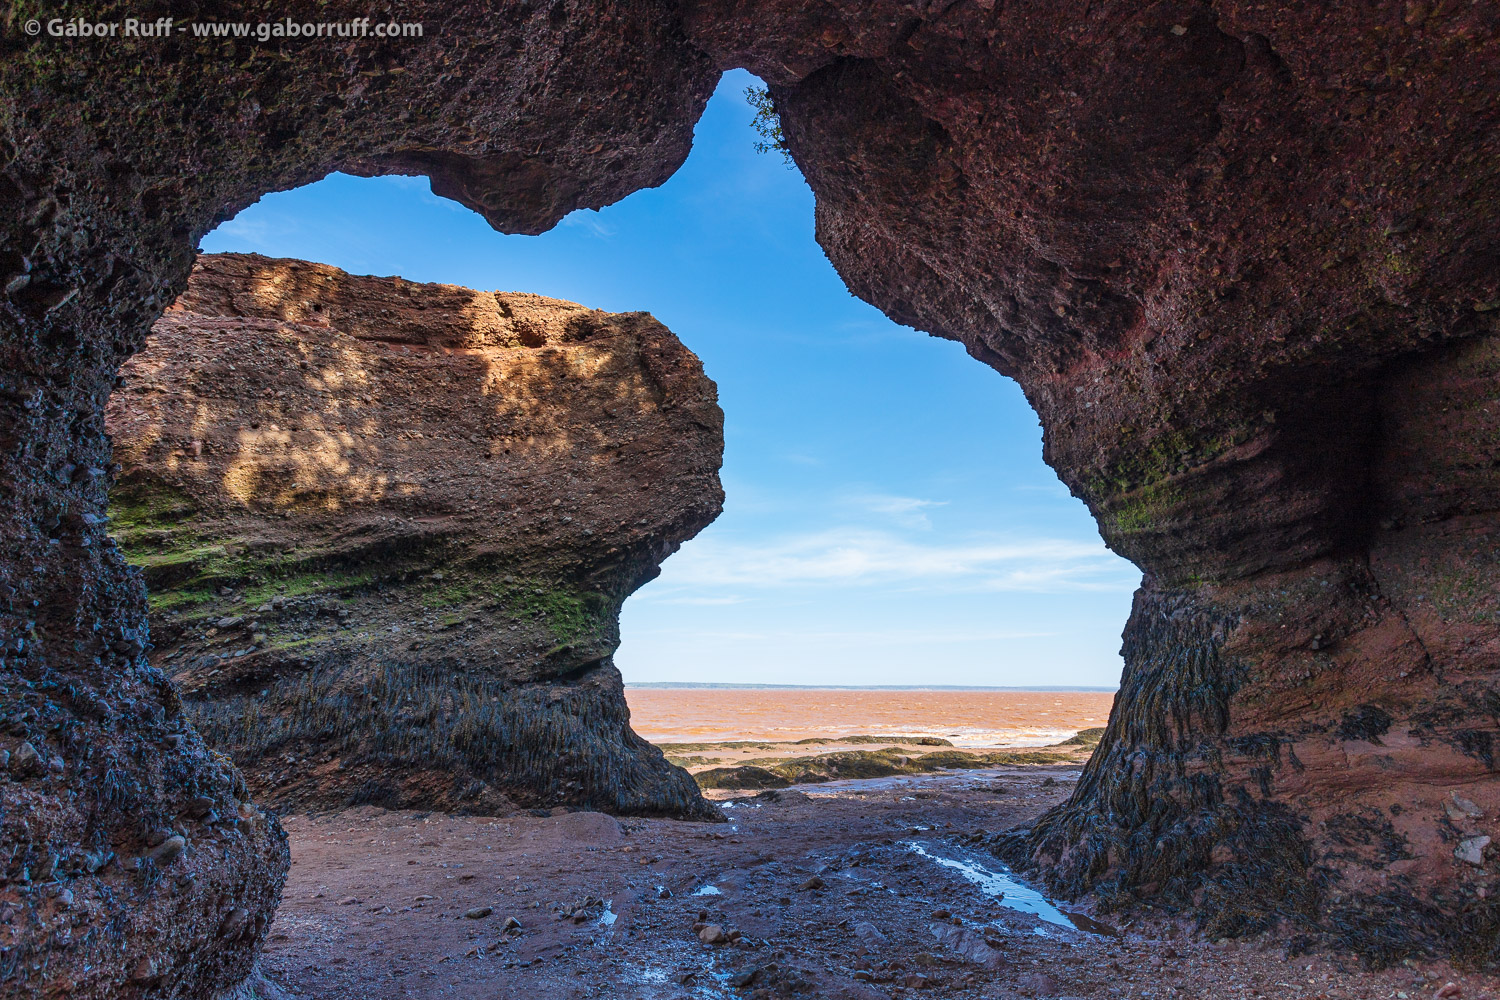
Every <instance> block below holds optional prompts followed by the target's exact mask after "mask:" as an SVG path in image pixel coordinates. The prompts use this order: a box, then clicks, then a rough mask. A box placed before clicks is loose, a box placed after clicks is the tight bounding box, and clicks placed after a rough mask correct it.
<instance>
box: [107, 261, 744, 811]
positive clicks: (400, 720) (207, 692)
mask: <svg viewBox="0 0 1500 1000" xmlns="http://www.w3.org/2000/svg"><path fill="white" fill-rule="evenodd" d="M122 374H123V376H124V385H123V386H122V387H121V388H120V389H119V390H117V391H116V392H115V394H114V396H113V398H112V400H111V403H110V408H109V413H108V420H107V427H108V429H109V432H110V434H111V436H112V437H113V439H114V446H115V458H116V461H118V462H119V463H120V465H121V466H122V467H123V471H122V472H121V474H120V477H119V479H118V481H117V485H116V487H115V491H114V497H113V502H112V504H111V508H110V513H111V521H112V525H111V530H112V531H113V532H114V533H115V537H116V538H117V540H118V541H119V542H120V543H121V545H122V548H123V549H124V551H125V554H126V556H127V558H129V559H130V560H131V561H132V562H133V563H135V564H136V565H139V566H141V568H142V569H143V571H144V574H145V581H146V586H147V589H148V591H149V592H150V594H151V603H152V614H151V617H150V623H151V634H152V641H153V643H154V645H155V647H156V648H155V650H154V651H152V653H151V654H150V660H151V662H152V663H153V664H155V665H157V666H158V667H160V668H161V669H162V670H163V672H165V673H167V674H168V675H170V676H171V677H172V679H173V680H174V681H176V682H177V684H178V685H179V686H180V688H181V691H182V697H183V699H184V701H185V703H186V706H187V714H188V716H189V717H190V718H191V719H192V720H193V722H194V723H195V724H196V725H197V727H198V730H199V731H200V732H201V733H202V734H203V735H204V737H205V738H206V739H207V740H208V741H209V742H210V743H211V744H212V745H213V746H215V747H217V748H219V749H221V750H223V751H224V752H226V753H228V754H229V755H230V756H231V757H233V759H234V761H235V763H236V764H237V765H239V767H240V770H241V772H242V773H244V774H245V776H246V777H247V779H248V780H249V784H250V787H251V789H252V790H253V791H254V792H255V794H256V797H257V798H258V799H261V800H263V801H269V802H270V803H272V804H273V805H276V806H278V807H285V806H289V805H299V806H308V805H315V806H322V807H337V806H341V805H349V804H360V803H376V804H380V805H386V806H391V807H396V806H401V807H407V808H416V807H423V808H445V809H454V808H464V809H470V810H475V811H487V812H491V813H493V812H496V811H503V810H505V809H507V808H515V807H532V808H535V807H555V806H559V805H568V806H579V807H586V808H590V809H602V810H605V811H608V812H631V813H648V814H657V815H662V814H665V815H672V816H682V817H693V818H705V817H709V816H711V815H712V814H713V810H712V809H711V807H709V806H707V805H706V804H705V803H704V802H703V800H702V799H701V797H700V796H699V794H698V789H697V786H696V785H695V784H694V783H693V781H692V779H691V778H690V777H689V776H688V774H687V772H685V771H683V770H681V769H679V768H676V767H673V766H671V765H669V764H668V763H667V762H666V761H665V759H664V758H663V756H662V754H661V751H659V750H657V749H656V748H655V747H652V746H651V745H650V744H648V743H646V742H645V741H644V740H642V739H641V738H640V737H638V736H636V735H635V733H634V732H632V731H631V729H630V726H629V713H628V710H627V709H626V706H625V699H624V692H623V688H622V686H621V681H620V675H619V672H618V671H617V670H615V668H614V666H613V663H612V662H611V659H610V657H611V654H612V653H613V652H614V649H615V647H616V646H617V645H618V643H619V610H620V604H621V602H622V601H623V600H624V599H625V597H627V596H628V595H629V594H630V593H631V592H632V591H634V590H635V589H636V588H638V587H639V586H640V585H641V584H643V583H645V582H646V581H647V580H649V579H651V578H652V577H654V576H655V575H656V574H657V572H658V565H659V564H660V562H661V560H662V559H663V558H665V557H666V556H667V555H668V554H669V553H671V552H673V551H675V550H676V548H677V546H678V545H679V544H681V542H682V541H683V540H685V539H686V538H689V537H691V536H692V535H693V534H696V533H697V531H698V530H699V529H701V528H702V527H703V526H704V525H705V524H707V523H708V522H709V521H711V520H712V519H713V518H714V517H715V516H716V515H717V514H718V513H719V510H720V505H721V502H722V499H723V492H722V490H721V489H720V487H719V482H718V468H719V464H720V459H721V456H722V454H723V418H722V415H721V413H720V412H719V408H718V405H717V403H716V402H715V399H716V392H715V389H714V385H713V383H712V382H711V381H709V380H708V379H707V378H706V377H705V376H704V375H703V369H702V366H701V365H700V364H699V362H698V359H697V358H695V357H694V356H693V355H692V354H691V353H690V352H689V351H688V350H687V349H686V348H684V347H683V346H682V344H681V343H680V342H679V341H678V340H677V339H676V338H675V337H674V336H672V334H671V332H670V331H668V330H667V329H666V328H665V327H663V326H662V325H661V324H659V323H657V322H656V321H655V320H653V319H652V318H651V317H650V316H649V315H647V314H644V313H631V314H624V315H611V314H607V313H601V312H599V311H597V310H591V309H585V308H583V307H582V306H577V305H574V304H572V303H569V302H562V301H559V300H556V299H547V298H542V297H540V296H535V295H525V294H506V293H492V292H475V291H471V290H470V289H466V288H457V287H453V286H449V285H423V284H416V283H414V282H410V281H403V280H401V279H399V278H362V277H355V276H351V275H348V274H345V273H344V272H342V271H339V270H337V269H336V268H332V267H327V266H324V265H317V264H308V263H305V262H302V261H290V260H269V259H266V258H262V257H256V256H253V255H238V254H224V255H211V256H204V257H201V258H200V259H199V263H198V265H197V267H196V268H195V269H194V271H193V277H192V279H191V280H190V281H189V283H188V287H187V290H186V291H185V292H184V293H183V294H182V296H181V297H180V298H179V299H178V300H177V302H176V303H175V304H174V305H173V306H172V308H171V309H169V310H168V311H167V313H166V315H165V316H164V317H163V318H162V319H161V320H159V321H158V322H157V323H156V326H155V327H154V329H153V331H152V334H151V337H150V339H149V340H148V341H147V343H146V348H145V350H143V351H142V352H141V353H139V354H137V355H136V356H135V357H134V358H132V359H131V361H130V362H129V363H128V364H127V365H126V366H125V367H124V369H123V373H122Z"/></svg>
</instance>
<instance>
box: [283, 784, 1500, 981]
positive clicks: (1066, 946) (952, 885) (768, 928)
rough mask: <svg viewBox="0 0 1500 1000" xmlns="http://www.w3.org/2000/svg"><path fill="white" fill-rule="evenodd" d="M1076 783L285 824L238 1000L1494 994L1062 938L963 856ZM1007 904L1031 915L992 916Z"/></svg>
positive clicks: (1122, 940) (1140, 940)
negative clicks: (253, 999)
mask: <svg viewBox="0 0 1500 1000" xmlns="http://www.w3.org/2000/svg"><path fill="white" fill-rule="evenodd" d="M1077 775H1078V768H1077V767H1076V766H1070V765H1051V766H1043V767H1025V768H990V769H985V770H982V771H966V772H938V773H933V774H924V775H915V776H900V777H893V778H880V779H873V780H865V781H848V782H833V783H828V784H822V785H817V786H811V787H799V788H798V789H796V790H792V791H780V792H768V793H764V794H762V795H759V796H753V795H742V796H740V797H738V798H734V799H731V800H729V801H727V802H725V803H723V804H724V806H725V812H726V815H727V816H728V817H729V818H730V822H729V823H727V824H712V823H681V822H673V821H667V820H639V819H626V820H623V821H618V822H617V821H616V820H614V819H613V818H610V817H608V816H603V815H601V814H597V813H572V814H563V815H556V816H546V817H536V816H531V815H526V814H523V815H519V816H513V817H505V818H484V817H455V816H447V815H440V814H417V813H408V812H385V811H381V810H375V809H359V810H353V811H346V812H342V813H336V814H327V815H322V816H317V817H307V816H293V817H288V818H287V819H286V825H287V829H288V831H289V833H290V835H291V841H292V870H291V875H290V877H289V879H288V882H287V887H286V893H285V897H284V901H283V903H282V906H281V909H280V911H279V912H278V915H277V918H276V922H275V924H274V926H273V928H272V933H271V940H270V941H269V943H268V947H267V950H266V955H265V959H264V970H265V972H266V974H267V976H268V978H269V980H270V983H271V984H274V985H273V988H272V989H270V990H266V991H263V992H262V994H261V995H262V996H266V995H268V994H269V993H272V992H274V987H283V988H284V989H285V991H286V994H287V995H289V996H295V997H317V998H328V1000H386V998H392V1000H394V998H425V997H452V998H463V1000H468V998H473V1000H481V998H483V1000H552V998H557V1000H563V998H567V1000H574V998H577V1000H584V998H641V1000H689V998H693V1000H713V998H731V997H735V998H742V997H750V998H754V1000H772V998H782V997H786V998H792V997H808V998H813V997H815V998H851V1000H880V998H887V1000H888V998H895V997H924V996H925V997H951V998H963V1000H1010V998H1023V997H1024V998H1049V1000H1059V998H1066V997H1079V998H1091V1000H1092V998H1131V1000H1134V998H1142V1000H1148V998H1149V1000H1156V998H1205V1000H1207V998H1221V997H1278V998H1289V1000H1314V998H1325V1000H1373V998H1387V997H1393V998H1399V997H1402V996H1405V997H1408V998H1412V1000H1416V998H1418V997H1422V998H1427V997H1432V996H1433V995H1434V993H1435V992H1436V991H1437V990H1439V989H1440V988H1442V987H1443V986H1444V985H1445V984H1446V983H1448V982H1449V981H1453V982H1456V983H1457V984H1458V985H1459V987H1460V988H1461V991H1462V997H1463V1000H1475V998H1483V997H1491V998H1493V997H1497V996H1500V989H1497V982H1496V981H1495V980H1493V979H1491V978H1488V977H1477V976H1472V977H1471V976H1463V975H1459V974H1456V973H1455V972H1454V971H1453V970H1451V969H1450V968H1448V967H1446V966H1443V965H1428V964H1425V963H1418V964H1417V965H1416V966H1413V967H1406V966H1398V967H1396V968H1394V969H1389V970H1386V971H1383V972H1377V973H1372V972H1364V971H1360V970H1359V968H1358V966H1357V963H1356V962H1354V961H1351V960H1349V959H1347V958H1345V959H1339V958H1337V957H1330V956H1312V957H1300V958H1296V959H1287V958H1285V957H1284V956H1283V952H1282V941H1281V940H1279V939H1266V940H1261V941H1250V942H1242V943H1227V944H1222V945H1221V944H1215V943H1212V942H1206V941H1200V940H1195V939H1193V937H1192V936H1191V933H1190V931H1189V929H1188V928H1186V927H1184V926H1180V925H1178V924H1174V923H1171V922H1164V921H1159V922H1155V923H1151V922H1141V921H1137V922H1136V923H1132V924H1128V925H1125V926H1122V927H1120V928H1118V932H1117V934H1100V933H1091V932H1088V931H1085V930H1079V929H1075V928H1073V927H1069V926H1067V924H1068V923H1075V924H1083V923H1084V921H1083V919H1082V917H1086V916H1087V914H1086V913H1082V914H1081V915H1080V916H1076V917H1075V916H1070V915H1069V912H1070V908H1069V907H1067V906H1066V905H1060V906H1059V908H1058V910H1057V911H1055V912H1053V911H1051V905H1050V904H1046V903H1042V904H1038V903H1037V901H1036V900H1035V899H1028V898H1027V897H1026V891H1025V889H1024V887H1023V886H1017V885H1010V886H1006V885H1005V883H1004V882H1003V879H1004V878H1005V877H1006V872H1005V870H1004V868H1003V866H1001V865H1000V864H999V862H998V861H997V860H996V859H995V858H994V857H993V856H991V855H988V854H987V853H985V852H984V851H983V850H982V849H979V848H978V847H976V846H975V842H974V841H973V839H972V835H973V834H976V833H984V832H992V831H998V830H1002V829H1006V828H1009V827H1011V826H1014V825H1016V824H1018V823H1022V822H1024V821H1026V820H1028V819H1030V818H1031V817H1034V816H1036V815H1037V814H1038V813H1040V812H1041V811H1042V810H1044V809H1046V808H1047V807H1048V806H1050V805H1052V804H1054V803H1056V802H1058V801H1060V800H1061V799H1062V798H1064V797H1065V796H1066V795H1067V794H1068V792H1069V791H1070V789H1071V787H1072V784H1073V782H1074V781H1075V780H1076V778H1077ZM997 888H999V889H1002V890H1004V891H1005V893H1006V895H1005V898H1003V899H997V898H996V896H995V895H994V894H993V893H994V891H995V890H996V889H997ZM1017 902H1021V903H1029V904H1031V905H1030V906H1029V908H1028V907H1027V906H1022V908H1020V909H1017V908H1012V907H1009V906H1007V905H1006V903H1017ZM1044 908H1045V911H1046V912H1039V911H1043V910H1044ZM508 918H514V919H515V921H516V922H518V923H519V925H520V926H519V928H514V927H512V928H511V929H509V930H507V929H506V922H507V920H508ZM1104 919H1106V920H1107V919H1108V918H1104ZM715 927H716V928H718V929H719V934H722V935H723V936H724V938H726V940H724V941H723V942H722V943H714V944H710V943H705V942H704V940H701V939H700V931H701V932H702V936H703V937H706V938H709V939H710V940H718V938H719V934H716V933H715V932H714V931H713V928H715Z"/></svg>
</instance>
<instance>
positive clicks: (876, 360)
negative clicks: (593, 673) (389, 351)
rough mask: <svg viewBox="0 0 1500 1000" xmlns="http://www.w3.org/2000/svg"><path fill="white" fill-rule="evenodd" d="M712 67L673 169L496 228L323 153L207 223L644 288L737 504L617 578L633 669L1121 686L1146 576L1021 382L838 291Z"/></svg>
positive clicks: (292, 243) (436, 277)
mask: <svg viewBox="0 0 1500 1000" xmlns="http://www.w3.org/2000/svg"><path fill="white" fill-rule="evenodd" d="M753 82H755V81H754V78H753V77H751V76H749V75H748V74H746V73H744V72H741V71H736V72H732V73H729V74H727V75H726V76H725V78H724V80H723V82H722V83H721V85H720V87H719V89H718V92H717V93H716V94H715V96H714V98H713V100H712V102H710V104H709V106H708V110H707V112H706V113H705V115H704V117H703V119H702V121H701V122H699V124H698V129H697V137H696V141H695V143H694V147H693V153H692V155H691V156H690V157H689V159H688V161H687V163H686V164H685V165H684V166H683V167H682V169H681V170H679V171H678V172H677V174H676V175H674V176H673V177H672V178H671V179H670V180H669V181H668V182H667V183H666V184H664V185H663V186H662V187H660V188H656V189H654V190H649V191H640V192H637V193H636V194H634V195H631V196H630V197H629V198H626V199H625V200H624V201H622V202H620V203H619V204H617V205H613V206H611V207H609V208H606V209H604V210H603V211H600V212H592V211H580V212H575V213H573V214H572V215H570V216H569V217H568V218H566V219H564V220H563V222H562V223H561V224H560V225H558V226H557V227H556V228H555V229H553V230H552V231H551V232H549V233H546V234H544V235H542V236H506V235H502V234H500V233H497V232H495V231H494V230H492V229H490V228H489V226H488V225H487V224H486V223H485V222H484V220H483V219H481V218H480V217H479V216H478V215H476V214H474V213H473V212H470V211H469V210H468V209H466V208H464V207H462V206H460V205H458V204H456V203H454V202H451V201H446V200H444V199H441V198H437V197H435V196H434V195H433V194H432V193H431V191H430V190H429V189H428V185H427V181H426V180H425V179H424V178H416V177H386V178H376V179H361V178H354V177H348V176H344V175H340V174H335V175H333V176H331V177H328V178H325V179H324V180H322V181H320V182H318V183H316V184H312V185H309V186H307V187H304V188H300V189H298V190H295V191H289V192H281V193H278V194H273V195H268V196H267V197H265V198H263V199H262V200H261V201H260V202H258V203H257V204H255V205H253V206H251V207H250V208H248V209H246V210H245V211H244V212H242V213H241V214H240V215H239V216H238V217H236V218H235V219H233V220H232V221H230V222H227V223H225V224H224V225H222V226H221V227H219V228H218V229H217V230H215V231H214V232H213V233H210V234H209V235H208V236H207V237H205V238H204V240H203V244H202V246H203V249H204V250H206V251H226V250H236V251H253V252H257V253H264V254H269V255H273V256H281V257H300V258H304V259H307V260H315V261H322V262H324V263H328V264H333V265H335V266H337V267H341V268H343V269H345V270H347V271H351V272H354V273H359V274H377V275H389V274H399V275H401V276H403V277H406V278H409V279H412V280H414V281H443V282H450V283H453V284H460V285H467V286H470V287H474V288H481V289H501V290H506V291H526V292H537V293H540V294H543V295H550V296H555V297H558V298H563V299H569V300H572V301H575V302H581V303H583V304H585V305H588V306H592V307H595V308H600V309H607V310H610V311H626V310H636V309H644V310H647V311H649V312H651V313H653V314H654V315H655V316H656V317H657V318H658V319H660V320H661V321H662V322H663V323H665V324H666V325H667V326H668V327H670V328H671V329H672V330H673V331H674V332H676V334H677V335H678V336H679V337H681V338H682V340H683V342H684V343H686V344H687V346H688V347H689V348H691V349H692V350H693V351H694V352H696V353H697V354H698V356H699V357H700V358H702V359H703V364H704V367H705V369H706V370H707V372H708V374H709V376H710V377H712V378H713V379H714V380H715V381H716V382H717V383H718V385H719V402H720V404H721V405H722V406H723V408H724V413H725V438H726V447H725V456H724V471H723V480H724V488H725V491H726V493H727V494H728V499H727V500H726V502H725V509H724V514H723V515H722V516H721V517H720V518H719V520H718V521H716V522H715V523H714V524H713V525H711V526H710V527H708V528H707V529H706V530H705V531H704V532H703V533H702V534H700V535H699V536H698V538H696V539H694V540H693V541H691V542H688V543H687V544H686V545H685V546H683V549H682V551H680V552H679V553H678V554H676V555H675V556H673V557H672V558H671V559H669V560H668V561H667V563H666V565H665V566H664V567H663V571H662V575H661V577H660V578H659V579H657V580H656V581H654V582H652V583H650V584H648V585H647V586H646V587H645V588H643V589H642V590H641V591H640V592H638V593H637V594H636V595H635V596H633V597H632V598H630V600H629V601H627V602H626V605H625V611H624V615H623V617H622V620H621V627H622V633H623V644H622V645H621V648H620V651H619V653H618V654H617V655H616V662H617V663H618V664H619V666H620V669H621V671H622V672H623V673H624V675H625V678H626V680H627V681H714V682H757V683H795V684H817V683H826V684H904V683H914V682H915V683H930V684H976V685H1028V684H1038V685H1053V684H1057V685H1075V684H1076V685H1109V686H1112V685H1114V684H1116V683H1118V681H1119V676H1120V666H1121V665H1120V660H1119V655H1118V649H1119V644H1120V639H1119V636H1120V629H1121V627H1122V626H1123V625H1124V622H1125V618H1126V615H1127V613H1128V612H1129V607H1130V594H1131V591H1132V590H1133V589H1134V587H1135V586H1136V584H1137V582H1138V581H1139V573H1138V572H1137V571H1136V570H1135V568H1134V567H1132V566H1131V565H1130V564H1129V563H1127V562H1125V561H1124V560H1122V559H1119V558H1118V557H1116V556H1114V555H1112V554H1111V553H1109V552H1108V550H1106V549H1105V547H1104V544H1103V543H1102V542H1101V541H1100V539H1099V534H1098V532H1097V531H1096V530H1095V527H1094V523H1093V521H1092V520H1091V519H1090V518H1089V516H1088V513H1087V511H1085V509H1084V507H1083V504H1082V503H1080V502H1079V501H1077V500H1075V499H1073V498H1072V497H1070V496H1069V495H1068V491H1067V490H1066V488H1064V487H1063V486H1062V485H1061V484H1060V483H1059V482H1058V480H1057V477H1056V476H1055V475H1053V473H1052V471H1051V470H1050V469H1048V468H1047V467H1046V466H1045V465H1044V464H1043V463H1042V460H1041V429H1040V427H1039V425H1038V423H1037V420H1036V417H1035V415H1034V414H1033V413H1032V411H1031V409H1030V408H1029V407H1028V406H1027V405H1026V401H1025V399H1024V398H1023V397H1022V395H1021V392H1020V389H1019V388H1018V387H1017V386H1016V385H1015V383H1013V382H1011V381H1010V380H1008V379H1006V378H1003V377H1002V376H1000V375H999V374H997V373H996V372H994V371H992V370H991V369H989V368H987V367H985V366H984V365H981V364H979V363H978V362H976V361H974V360H972V359H971V358H969V357H968V356H967V355H966V354H965V353H964V351H963V349H962V348H961V347H960V346H959V345H958V344H954V343H951V342H948V341H943V340H938V339H936V338H933V337H928V336H926V335H925V334H922V333H918V332H917V331H915V330H912V329H910V328H907V327H902V326H898V325H896V324H894V323H892V322H891V321H890V320H888V319H886V318H885V317H884V316H883V315H882V314H881V313H880V312H879V311H878V310H876V309H874V308H873V307H871V306H869V305H867V304H865V303H864V302H861V301H860V300H858V299H856V298H854V297H853V296H852V295H850V294H849V292H848V290H847V289H846V288H845V287H844V285H843V282H842V281H841V280H840V279H839V277H838V275H837V274H836V273H835V272H834V270H833V268H832V266H831V265H830V264H829V263H828V260H827V258H826V257H824V255H823V251H822V250H821V249H820V248H819V247H818V245H817V243H816V242H814V240H813V198H812V193H811V191H810V190H809V189H808V187H807V185H806V184H805V183H804V182H803V180H802V178H801V175H800V174H798V173H797V172H796V171H795V170H792V169H788V168H787V167H786V166H785V165H784V164H783V162H782V160H781V158H780V157H779V156H775V155H770V156H768V155H762V154H758V153H756V152H755V151H754V149H753V145H752V144H753V143H754V141H755V140H756V138H757V137H756V135H755V133H754V132H753V131H752V130H751V128H750V120H751V118H752V117H753V111H752V110H751V108H750V107H749V106H748V105H747V104H746V102H745V100H744V97H743V91H744V88H745V87H746V86H748V85H749V84H751V83H753Z"/></svg>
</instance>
